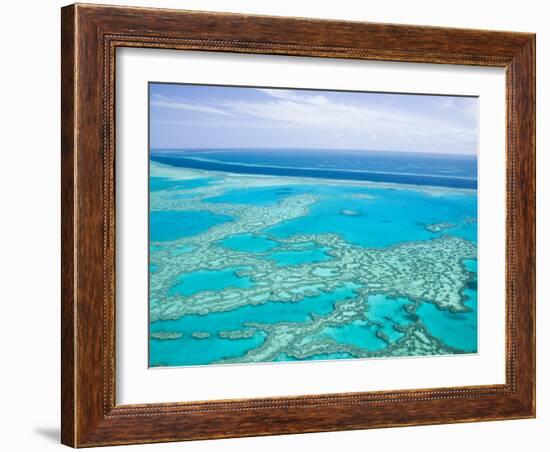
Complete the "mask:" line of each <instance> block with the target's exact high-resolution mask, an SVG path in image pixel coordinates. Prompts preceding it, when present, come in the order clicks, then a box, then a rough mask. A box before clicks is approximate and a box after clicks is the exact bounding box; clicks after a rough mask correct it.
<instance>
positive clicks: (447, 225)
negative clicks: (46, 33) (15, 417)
mask: <svg viewBox="0 0 550 452" xmlns="http://www.w3.org/2000/svg"><path fill="white" fill-rule="evenodd" d="M61 153H62V442H63V443H64V444H67V445H70V446H73V447H86V446H100V445H114V444H132V443H147V442H162V441H179V440H195V439H211V438H226V437H236V436H254V435H272V434H285V433H301V432H318V431H335V430H348V429H365V428H377V427H391V426H403V425H423V424H439V423H451V422H469V421H485V420H503V419H519V418H530V417H534V416H535V36H534V35H533V34H528V33H513V32H496V31H481V30H465V29H448V28H436V27H420V26H408V25H387V24H374V23H360V22H339V21H326V20H312V19H299V18H280V17H265V16H246V15H238V14H218V13H206V12H189V11H177V10H162V9H146V8H126V7H110V6H95V5H79V4H76V5H71V6H67V7H65V8H63V9H62V151H61Z"/></svg>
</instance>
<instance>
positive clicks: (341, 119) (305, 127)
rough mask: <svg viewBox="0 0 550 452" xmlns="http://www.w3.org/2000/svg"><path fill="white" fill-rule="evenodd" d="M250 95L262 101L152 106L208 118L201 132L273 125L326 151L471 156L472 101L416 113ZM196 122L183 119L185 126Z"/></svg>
mask: <svg viewBox="0 0 550 452" xmlns="http://www.w3.org/2000/svg"><path fill="white" fill-rule="evenodd" d="M254 91H255V92H257V93H260V94H261V96H257V95H256V96H242V97H238V98H236V99H235V98H234V97H233V96H231V97H225V98H222V99H218V100H216V101H215V102H213V101H212V100H210V101H208V102H202V103H196V102H193V103H191V102H185V101H183V100H182V99H175V98H167V97H165V96H161V95H159V96H156V97H155V100H153V102H152V105H153V106H157V107H161V108H172V109H180V110H188V111H195V112H201V113H206V115H201V117H200V121H201V122H203V124H204V123H206V124H205V127H206V126H207V124H208V122H209V121H210V124H211V126H214V127H238V126H239V125H241V124H242V125H244V126H245V127H246V128H262V129H267V128H269V127H270V126H271V127H272V128H273V129H278V130H279V132H278V133H280V134H283V133H284V131H285V129H286V130H287V131H288V134H289V140H290V139H291V138H290V137H291V136H292V140H293V141H294V142H295V141H296V139H297V137H298V138H299V136H303V137H304V138H303V140H304V141H305V140H306V138H305V137H312V136H314V135H317V136H318V137H323V139H325V140H326V141H325V142H326V146H327V147H338V146H339V143H345V142H346V141H347V142H348V143H353V145H354V146H358V147H363V148H365V149H368V148H370V149H392V150H424V151H431V152H461V153H464V152H474V151H475V146H476V142H477V130H476V104H475V102H471V99H467V98H460V99H457V98H452V97H441V98H438V99H436V98H433V102H431V103H428V104H427V105H428V107H425V108H419V107H418V106H417V105H416V104H415V103H414V102H401V100H398V101H396V102H395V101H393V102H392V101H388V99H387V98H386V99H384V97H383V96H380V97H374V96H378V95H370V96H359V95H357V96H356V95H340V94H338V95H334V94H333V93H327V94H326V95H323V94H320V93H319V92H318V91H303V90H302V91H297V90H285V89H266V88H257V89H255V90H254ZM410 100H411V99H410V98H409V99H408V101H410ZM209 115H212V116H211V117H209ZM221 116H223V117H224V118H225V119H223V120H222V118H221ZM173 119H175V118H173ZM198 119H199V118H184V119H183V122H185V121H187V120H189V121H193V120H195V121H196V120H198ZM188 125H189V126H192V125H191V124H190V123H189V124H188ZM244 133H245V132H243V134H244ZM341 137H344V140H343V141H342V138H341ZM346 137H347V140H346ZM243 141H246V135H243Z"/></svg>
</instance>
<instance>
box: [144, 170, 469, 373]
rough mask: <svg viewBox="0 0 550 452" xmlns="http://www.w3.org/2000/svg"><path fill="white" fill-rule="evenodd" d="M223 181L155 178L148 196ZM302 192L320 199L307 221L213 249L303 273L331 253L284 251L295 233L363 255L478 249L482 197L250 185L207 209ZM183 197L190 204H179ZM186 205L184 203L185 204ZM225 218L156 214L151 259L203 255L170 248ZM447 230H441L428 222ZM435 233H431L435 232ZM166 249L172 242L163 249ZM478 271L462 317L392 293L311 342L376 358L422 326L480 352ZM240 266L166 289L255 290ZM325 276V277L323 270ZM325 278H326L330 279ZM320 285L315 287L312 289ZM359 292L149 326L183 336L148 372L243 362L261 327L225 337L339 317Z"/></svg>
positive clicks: (186, 278)
mask: <svg viewBox="0 0 550 452" xmlns="http://www.w3.org/2000/svg"><path fill="white" fill-rule="evenodd" d="M216 183H217V177H215V176H212V177H200V178H197V179H186V180H182V181H178V180H172V179H167V178H157V177H152V178H151V190H152V191H162V190H164V191H165V192H166V193H169V194H170V196H173V197H174V199H181V200H183V201H184V200H185V199H187V198H186V196H189V197H192V196H195V194H194V193H193V189H195V188H201V187H208V186H211V185H214V184H216ZM302 194H311V195H314V196H318V197H319V198H320V200H319V201H318V202H316V203H314V204H313V205H312V206H311V208H310V212H309V214H308V215H305V216H302V217H299V218H296V219H293V220H288V221H284V222H281V223H279V224H278V225H276V226H273V227H269V228H266V229H264V230H262V231H260V232H258V233H255V234H252V233H239V234H233V235H228V236H227V237H225V238H223V239H221V240H218V241H217V242H216V245H218V246H220V247H221V249H222V251H220V252H223V248H226V249H227V250H231V251H238V252H242V253H250V254H251V255H254V256H256V258H259V259H262V260H269V261H273V262H275V263H276V265H277V266H278V267H290V268H295V267H296V268H297V267H298V266H300V265H310V264H315V263H322V262H326V261H329V260H330V259H333V258H332V256H331V255H330V249H326V248H322V247H320V246H319V245H317V244H316V243H314V242H302V243H297V244H294V245H288V244H286V245H285V246H286V247H287V248H288V247H290V248H291V250H288V249H285V250H280V249H279V248H281V247H282V244H280V243H279V242H278V241H277V240H278V239H284V238H288V237H292V236H293V235H295V234H325V233H333V234H338V235H339V236H340V237H342V238H344V239H345V240H346V241H347V242H349V243H352V244H354V245H357V246H362V247H365V248H384V247H391V246H394V245H398V244H401V243H406V242H411V241H421V240H430V239H433V238H437V237H441V236H444V235H453V236H458V237H462V238H465V239H466V240H469V241H471V242H473V243H477V223H476V221H475V219H476V218H477V196H476V195H475V192H473V193H470V194H464V193H458V192H449V193H448V194H442V193H438V194H437V195H431V194H428V193H424V192H422V191H417V190H411V189H406V190H405V189H394V188H368V187H365V186H359V185H345V184H342V185H328V184H322V183H320V184H317V185H314V184H309V183H308V184H301V185H300V184H296V185H287V186H283V185H281V186H276V187H252V188H246V189H241V188H238V189H232V190H229V191H227V192H225V193H223V194H219V195H216V196H211V197H209V198H207V199H205V200H204V201H205V202H206V203H211V204H217V203H224V204H233V205H237V206H242V208H243V209H245V208H246V206H264V207H265V206H267V207H269V206H275V205H277V203H279V202H280V201H281V200H283V199H285V198H288V197H291V196H295V195H302ZM182 196H183V197H182ZM183 201H182V202H183ZM233 220H234V219H233V218H232V217H230V216H228V215H217V214H213V213H211V212H209V211H206V210H205V211H185V210H181V211H179V210H172V211H170V210H168V211H159V210H152V211H151V212H150V236H151V240H152V242H155V244H154V245H152V246H151V247H150V252H151V255H152V256H153V257H154V255H155V253H156V252H158V251H161V250H162V251H164V250H166V249H168V250H169V251H170V254H171V255H172V256H180V255H182V254H189V255H190V256H191V255H193V253H194V252H196V249H195V248H194V247H193V246H186V245H183V246H182V245H172V244H171V243H170V242H171V241H174V240H178V239H180V238H185V237H193V236H196V235H198V234H201V233H202V232H204V231H207V230H208V229H209V228H211V227H214V226H216V225H220V224H224V223H227V222H231V221H233ZM434 224H441V225H442V227H441V228H440V229H439V230H438V231H437V232H433V231H430V230H429V229H430V225H434ZM432 229H433V228H432ZM163 242H165V243H163ZM464 266H465V268H466V269H467V270H468V271H470V272H471V279H470V281H469V283H468V285H467V287H466V288H465V289H464V290H463V295H464V300H465V301H464V305H465V306H466V307H467V308H468V309H469V310H468V311H467V312H464V313H452V312H449V311H445V310H440V309H438V308H437V306H436V305H434V304H433V303H429V302H425V301H421V302H420V303H419V304H418V306H417V307H416V310H414V309H413V308H414V303H413V302H412V301H411V300H409V299H407V298H404V297H400V298H391V297H389V296H388V295H386V294H375V295H370V296H369V297H368V299H367V300H366V303H365V306H366V311H365V312H366V315H367V318H368V321H362V320H361V321H353V322H350V323H349V324H347V325H344V326H342V327H326V328H324V329H322V330H321V331H318V332H316V333H315V335H314V336H312V337H311V338H310V339H312V340H313V339H316V338H317V339H319V338H331V339H333V340H335V341H337V342H340V343H342V344H350V345H353V346H357V347H360V348H363V349H365V350H369V351H380V350H383V349H384V348H385V347H387V346H388V345H389V344H394V343H396V342H397V341H399V340H400V339H401V338H402V337H403V336H404V333H403V331H402V328H406V327H407V326H410V325H411V324H413V323H414V322H416V321H420V322H421V323H422V324H423V325H424V326H425V327H426V329H427V330H428V331H429V333H430V334H431V335H432V336H433V337H435V338H436V339H437V340H438V341H440V342H441V343H442V344H445V345H447V346H449V347H453V348H454V349H456V350H457V351H460V352H468V353H471V352H476V351H477V340H478V333H477V331H478V330H477V328H478V324H477V315H478V314H477V303H478V300H477V281H476V275H477V261H476V260H466V261H464ZM241 269H243V267H229V268H223V269H220V270H216V271H212V270H206V269H204V268H203V269H199V268H198V269H197V270H196V271H193V272H192V273H186V274H179V276H177V277H176V278H175V279H174V280H172V281H170V282H169V284H168V287H169V289H168V290H167V291H166V293H165V296H167V297H170V296H173V295H178V296H184V297H187V296H191V295H196V294H200V293H201V292H203V291H207V290H210V291H221V290H224V289H226V288H230V287H238V288H243V289H246V288H251V287H254V284H255V282H254V279H253V277H251V276H250V275H248V274H247V275H246V276H244V275H240V274H239V270H241ZM162 274H163V273H162V272H161V271H159V267H158V265H156V264H151V265H150V277H151V278H155V277H160V276H159V275H162ZM316 274H317V275H318V277H319V278H323V273H322V271H321V272H319V273H316ZM324 276H328V274H325V275H324ZM314 284H315V281H311V285H314ZM359 287H360V285H359V284H357V282H354V281H342V285H341V286H340V287H339V288H338V289H336V290H334V291H332V292H330V293H321V294H319V295H315V296H310V297H305V299H303V300H302V301H300V302H295V303H290V302H281V301H277V300H272V301H268V302H267V303H264V304H260V305H247V306H243V307H240V308H237V309H233V310H230V311H227V312H213V313H210V314H207V315H186V316H183V317H181V318H180V319H177V320H160V321H155V322H152V323H151V324H150V331H151V332H166V331H168V332H177V333H181V334H182V337H181V338H179V339H170V340H159V339H154V338H152V339H151V340H150V350H149V353H150V364H151V365H167V366H176V365H202V364H209V363H213V362H215V361H218V360H221V359H225V358H238V357H242V356H244V355H245V354H246V353H247V352H248V351H251V350H253V349H255V348H257V347H260V346H261V345H262V344H263V343H264V341H265V338H266V334H265V333H263V332H262V331H260V330H258V331H256V332H255V334H254V335H252V336H251V337H249V338H242V339H227V338H221V337H219V333H220V332H221V331H234V330H242V329H246V328H247V324H249V323H260V324H277V323H282V322H293V323H298V322H299V323H303V322H309V321H311V320H312V318H313V316H326V315H328V314H330V313H331V312H332V311H333V310H334V305H335V303H338V302H341V301H344V300H353V299H356V297H357V292H356V289H358V288H359ZM193 332H205V333H208V334H209V335H210V336H209V337H206V338H203V339H199V338H195V337H193V336H192V333H193ZM352 357H353V356H351V355H350V354H348V353H333V354H331V353H328V354H318V355H314V356H310V357H308V358H307V359H311V360H317V359H319V360H323V359H348V358H352ZM292 360H295V358H293V357H292V356H289V355H287V354H286V353H281V354H280V355H279V356H277V357H276V358H275V361H292Z"/></svg>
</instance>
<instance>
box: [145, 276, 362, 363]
mask: <svg viewBox="0 0 550 452" xmlns="http://www.w3.org/2000/svg"><path fill="white" fill-rule="evenodd" d="M207 287H208V286H207ZM358 287H359V286H358V285H356V284H352V283H348V284H344V285H343V286H342V287H341V288H339V289H336V290H335V291H334V292H332V293H323V294H321V295H318V296H314V297H308V298H306V299H305V300H303V301H301V302H299V303H283V302H275V301H271V302H267V303H265V304H262V305H257V306H250V305H249V306H244V307H242V308H239V309H235V310H232V311H228V312H218V313H212V314H208V315H187V316H184V317H181V318H180V319H177V320H160V321H156V322H152V323H151V324H150V332H157V331H175V332H179V333H182V334H183V335H184V336H183V337H182V338H180V339H172V340H159V339H151V341H150V363H151V365H157V364H163V365H196V364H205V363H209V362H213V361H217V360H220V359H222V358H231V357H235V356H241V355H243V354H244V353H246V352H247V351H249V350H252V349H254V348H256V347H258V346H259V345H261V343H262V342H263V340H264V334H263V333H262V332H261V331H258V332H256V334H254V336H253V337H251V338H246V339H223V338H220V337H219V336H218V333H219V332H220V331H227V330H239V329H244V328H246V325H245V324H246V323H260V324H264V323H266V324H274V323H279V322H304V321H307V320H309V319H311V315H312V314H317V315H326V314H328V313H330V312H331V311H332V310H333V307H334V303H336V302H340V301H344V300H347V299H351V298H353V297H354V296H355V292H354V289H357V288H358ZM194 331H201V332H207V333H209V334H210V335H211V336H210V337H209V338H207V339H196V338H193V337H192V336H191V333H192V332H194Z"/></svg>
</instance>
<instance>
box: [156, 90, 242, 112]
mask: <svg viewBox="0 0 550 452" xmlns="http://www.w3.org/2000/svg"><path fill="white" fill-rule="evenodd" d="M153 97H154V98H155V99H156V100H153V101H151V106H153V107H158V108H170V109H173V110H187V111H195V112H200V113H210V114H214V115H221V116H233V113H231V112H228V111H226V110H222V109H221V108H217V107H213V106H208V105H201V104H197V103H188V102H183V101H179V100H176V99H171V98H169V97H167V96H162V95H160V94H154V95H153Z"/></svg>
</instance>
